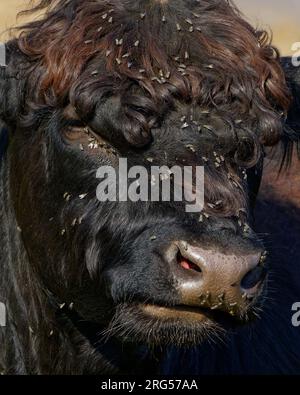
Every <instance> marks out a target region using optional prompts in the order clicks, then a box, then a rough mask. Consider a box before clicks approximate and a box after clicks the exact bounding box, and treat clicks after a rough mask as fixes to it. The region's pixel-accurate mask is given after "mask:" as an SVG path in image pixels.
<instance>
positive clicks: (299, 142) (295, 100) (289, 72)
mask: <svg viewBox="0 0 300 395" xmlns="http://www.w3.org/2000/svg"><path fill="white" fill-rule="evenodd" d="M281 64H282V67H283V70H284V73H285V77H286V81H287V84H288V87H289V89H290V92H291V95H292V104H291V107H290V110H289V113H288V116H287V120H286V123H285V125H284V135H283V140H282V142H283V148H284V149H283V159H282V164H281V167H287V166H289V165H290V163H291V160H292V156H293V152H294V148H295V147H296V150H297V152H298V156H299V158H300V65H299V66H298V67H297V65H296V64H295V63H294V61H293V59H292V58H290V57H284V58H281Z"/></svg>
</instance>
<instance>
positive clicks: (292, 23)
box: [0, 0, 300, 55]
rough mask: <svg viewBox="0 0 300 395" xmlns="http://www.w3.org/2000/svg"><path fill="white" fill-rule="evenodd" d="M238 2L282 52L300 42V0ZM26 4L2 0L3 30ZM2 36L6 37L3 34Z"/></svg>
mask: <svg viewBox="0 0 300 395" xmlns="http://www.w3.org/2000/svg"><path fill="white" fill-rule="evenodd" d="M170 1H172V0H170ZM235 2H236V4H237V5H238V6H239V8H240V9H241V10H242V11H243V12H244V14H245V15H246V16H247V18H248V19H249V20H250V21H251V22H252V23H254V24H255V25H259V26H261V27H267V28H269V27H271V28H272V30H273V32H274V44H275V45H276V46H278V47H279V49H280V50H281V52H282V54H284V55H287V54H290V53H291V45H292V44H293V43H294V42H300V0H236V1H235ZM27 4H28V1H27V0H0V31H3V30H5V29H6V28H7V27H10V26H12V25H14V24H15V23H16V14H17V12H18V11H20V10H21V9H24V8H25V7H26V5H27ZM1 40H4V36H3V35H2V36H1ZM1 40H0V41H1Z"/></svg>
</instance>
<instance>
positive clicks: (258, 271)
mask: <svg viewBox="0 0 300 395" xmlns="http://www.w3.org/2000/svg"><path fill="white" fill-rule="evenodd" d="M265 276H266V270H265V269H264V268H263V267H262V266H257V267H256V268H254V269H253V270H251V271H250V272H248V273H247V274H246V275H245V276H244V277H243V279H242V281H241V287H242V288H243V289H247V290H248V289H251V288H254V287H255V286H256V285H258V284H259V283H261V282H262V281H263V280H264V278H265Z"/></svg>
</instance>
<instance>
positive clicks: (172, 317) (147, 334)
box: [108, 304, 236, 347]
mask: <svg viewBox="0 0 300 395" xmlns="http://www.w3.org/2000/svg"><path fill="white" fill-rule="evenodd" d="M218 315H219V317H218ZM225 321H227V323H226V324H225ZM230 321H232V322H230ZM235 325H236V323H235V324H234V322H233V320H232V319H231V318H229V319H228V320H227V319H226V318H225V317H222V314H218V313H215V314H211V313H210V312H206V311H205V310H204V309H200V308H199V309H197V308H188V307H181V306H178V307H163V306H158V305H150V304H135V305H132V304H131V305H129V304H122V305H119V306H118V307H117V309H116V313H115V316H114V318H113V320H112V321H111V323H110V327H109V331H108V332H109V333H110V334H113V335H114V336H116V337H118V338H119V339H121V340H122V341H126V342H130V343H138V344H147V345H149V346H171V345H173V346H177V347H193V346H197V345H199V344H202V343H203V342H205V341H207V340H208V341H210V340H214V339H217V338H218V339H220V338H221V337H224V335H225V334H226V332H227V329H228V328H229V327H232V326H235Z"/></svg>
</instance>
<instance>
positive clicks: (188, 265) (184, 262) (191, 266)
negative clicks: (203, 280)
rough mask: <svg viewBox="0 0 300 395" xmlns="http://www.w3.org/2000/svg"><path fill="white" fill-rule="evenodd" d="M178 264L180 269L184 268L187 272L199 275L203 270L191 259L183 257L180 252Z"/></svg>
mask: <svg viewBox="0 0 300 395" xmlns="http://www.w3.org/2000/svg"><path fill="white" fill-rule="evenodd" d="M177 262H178V264H179V265H180V267H182V268H183V269H185V270H194V271H196V272H198V273H201V271H202V270H201V269H200V267H199V266H197V265H196V264H195V263H193V262H191V261H190V260H189V259H187V258H185V257H183V256H182V255H181V252H180V251H178V253H177Z"/></svg>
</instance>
